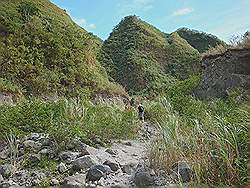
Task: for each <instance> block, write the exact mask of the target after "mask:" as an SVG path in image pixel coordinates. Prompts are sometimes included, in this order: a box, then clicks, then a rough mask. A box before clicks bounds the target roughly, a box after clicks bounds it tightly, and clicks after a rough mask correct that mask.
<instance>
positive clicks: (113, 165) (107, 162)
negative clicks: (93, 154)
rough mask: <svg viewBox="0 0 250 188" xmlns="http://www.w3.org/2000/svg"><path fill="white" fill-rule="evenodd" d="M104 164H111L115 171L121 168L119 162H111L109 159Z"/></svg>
mask: <svg viewBox="0 0 250 188" xmlns="http://www.w3.org/2000/svg"><path fill="white" fill-rule="evenodd" d="M103 164H104V165H107V166H109V167H110V168H111V170H112V171H114V172H115V171H117V170H119V169H120V166H119V164H117V163H115V162H111V161H109V160H107V161H105V162H104V163H103Z"/></svg>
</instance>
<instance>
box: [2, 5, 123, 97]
mask: <svg viewBox="0 0 250 188" xmlns="http://www.w3.org/2000/svg"><path fill="white" fill-rule="evenodd" d="M100 45H101V40H100V39H99V38H97V37H96V36H94V35H92V34H90V33H88V32H87V31H85V30H84V29H82V28H80V27H79V26H77V25H76V24H75V23H74V22H73V21H72V20H71V18H70V17H69V16H68V15H67V14H66V12H65V11H64V10H62V9H59V8H58V7H56V6H55V5H53V4H52V3H51V2H50V1H49V0H36V1H31V0H24V1H23V0H13V1H9V0H1V1H0V80H1V81H0V91H5V92H6V90H8V87H7V86H11V88H13V87H15V88H18V89H15V90H16V91H17V90H18V93H23V94H25V95H35V96H37V95H64V94H66V95H70V96H77V95H78V94H79V93H87V94H93V93H97V92H105V93H118V94H123V95H124V94H125V92H124V90H123V89H122V88H121V87H120V86H118V85H116V84H113V83H111V82H109V80H108V76H107V74H106V71H105V70H104V68H103V67H102V66H101V65H100V64H99V62H98V61H97V60H96V53H97V51H98V50H99V48H100ZM11 88H10V89H9V92H12V89H11Z"/></svg>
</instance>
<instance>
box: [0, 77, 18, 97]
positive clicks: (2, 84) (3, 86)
mask: <svg viewBox="0 0 250 188" xmlns="http://www.w3.org/2000/svg"><path fill="white" fill-rule="evenodd" d="M0 92H4V93H12V94H20V93H22V91H21V89H20V87H19V86H17V85H16V84H13V83H11V82H10V81H8V80H5V79H2V78H0Z"/></svg>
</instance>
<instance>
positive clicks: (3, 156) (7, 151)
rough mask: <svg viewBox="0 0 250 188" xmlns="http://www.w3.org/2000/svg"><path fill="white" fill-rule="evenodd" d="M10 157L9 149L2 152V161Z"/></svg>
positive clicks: (0, 156) (0, 153) (0, 157)
mask: <svg viewBox="0 0 250 188" xmlns="http://www.w3.org/2000/svg"><path fill="white" fill-rule="evenodd" d="M8 156H9V150H8V149H6V150H3V151H2V152H0V159H3V160H5V159H7V158H8Z"/></svg>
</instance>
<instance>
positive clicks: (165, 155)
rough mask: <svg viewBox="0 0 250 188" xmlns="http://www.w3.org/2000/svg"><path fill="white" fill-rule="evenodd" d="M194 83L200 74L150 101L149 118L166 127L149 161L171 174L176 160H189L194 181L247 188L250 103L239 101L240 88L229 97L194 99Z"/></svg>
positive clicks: (155, 166)
mask: <svg viewBox="0 0 250 188" xmlns="http://www.w3.org/2000/svg"><path fill="white" fill-rule="evenodd" d="M196 84H197V79H196V78H192V79H190V80H185V81H181V82H180V83H179V84H177V85H176V86H175V87H173V88H171V89H170V90H169V91H168V92H167V94H166V95H165V97H161V98H159V99H156V100H154V101H151V102H147V103H146V105H147V107H146V109H147V118H148V119H150V120H151V121H153V122H155V123H156V124H157V125H159V126H160V127H161V129H162V137H160V138H159V139H158V140H157V141H156V142H155V144H154V146H153V147H152V149H151V152H150V161H151V165H152V166H153V167H154V168H155V169H156V170H161V169H163V170H165V171H166V172H168V173H171V168H172V166H173V164H175V163H177V162H178V161H187V162H188V163H189V164H190V165H191V167H192V169H193V171H194V174H193V180H194V181H193V183H194V184H197V183H198V184H199V185H201V184H206V185H208V186H209V187H211V186H218V187H222V186H225V185H228V186H233V185H234V186H235V185H237V186H243V187H244V186H245V185H246V184H247V182H248V181H249V174H248V164H249V152H248V151H249V148H248V147H249V146H248V145H247V144H246V143H247V142H248V141H249V133H248V132H249V127H250V121H249V119H250V108H249V105H248V104H247V102H244V101H239V100H238V98H237V92H232V93H231V96H230V97H229V98H228V99H214V100H212V101H203V102H202V101H199V100H196V99H194V98H193V97H192V96H191V91H192V88H193V87H194V86H195V85H196ZM159 148H160V150H159ZM204 186H205V185H204ZM194 187H195V186H194Z"/></svg>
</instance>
